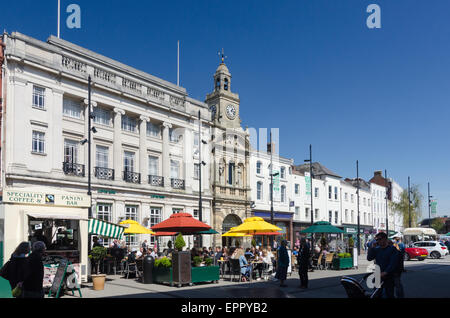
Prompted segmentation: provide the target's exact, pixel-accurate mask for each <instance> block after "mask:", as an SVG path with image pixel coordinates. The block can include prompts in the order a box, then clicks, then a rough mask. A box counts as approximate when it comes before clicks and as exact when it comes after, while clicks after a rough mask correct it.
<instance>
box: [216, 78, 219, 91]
mask: <svg viewBox="0 0 450 318" xmlns="http://www.w3.org/2000/svg"><path fill="white" fill-rule="evenodd" d="M218 89H220V78H217V79H216V90H218Z"/></svg>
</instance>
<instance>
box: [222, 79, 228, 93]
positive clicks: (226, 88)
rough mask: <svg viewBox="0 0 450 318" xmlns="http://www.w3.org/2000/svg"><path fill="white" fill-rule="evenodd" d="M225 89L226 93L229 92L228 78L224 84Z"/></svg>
mask: <svg viewBox="0 0 450 318" xmlns="http://www.w3.org/2000/svg"><path fill="white" fill-rule="evenodd" d="M223 89H224V90H226V91H227V90H228V78H226V79H225V82H224V84H223Z"/></svg>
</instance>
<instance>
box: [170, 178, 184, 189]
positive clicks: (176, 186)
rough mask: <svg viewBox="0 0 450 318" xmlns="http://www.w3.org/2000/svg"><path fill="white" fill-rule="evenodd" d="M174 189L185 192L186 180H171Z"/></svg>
mask: <svg viewBox="0 0 450 318" xmlns="http://www.w3.org/2000/svg"><path fill="white" fill-rule="evenodd" d="M170 181H171V184H172V188H173V189H181V190H184V180H181V179H170Z"/></svg>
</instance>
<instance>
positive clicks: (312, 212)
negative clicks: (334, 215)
mask: <svg viewBox="0 0 450 318" xmlns="http://www.w3.org/2000/svg"><path fill="white" fill-rule="evenodd" d="M304 162H309V184H310V186H309V192H310V195H311V226H312V225H313V224H314V206H313V185H312V179H313V173H312V163H313V161H312V145H311V144H310V145H309V159H306V160H304ZM312 251H314V234H313V233H311V253H312Z"/></svg>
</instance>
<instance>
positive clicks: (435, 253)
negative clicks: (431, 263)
mask: <svg viewBox="0 0 450 318" xmlns="http://www.w3.org/2000/svg"><path fill="white" fill-rule="evenodd" d="M413 245H414V247H421V248H424V249H426V250H427V251H428V255H430V257H431V258H441V257H445V255H448V253H449V252H448V249H447V247H446V246H445V245H444V244H441V243H439V242H437V241H422V242H414V244H413Z"/></svg>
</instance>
